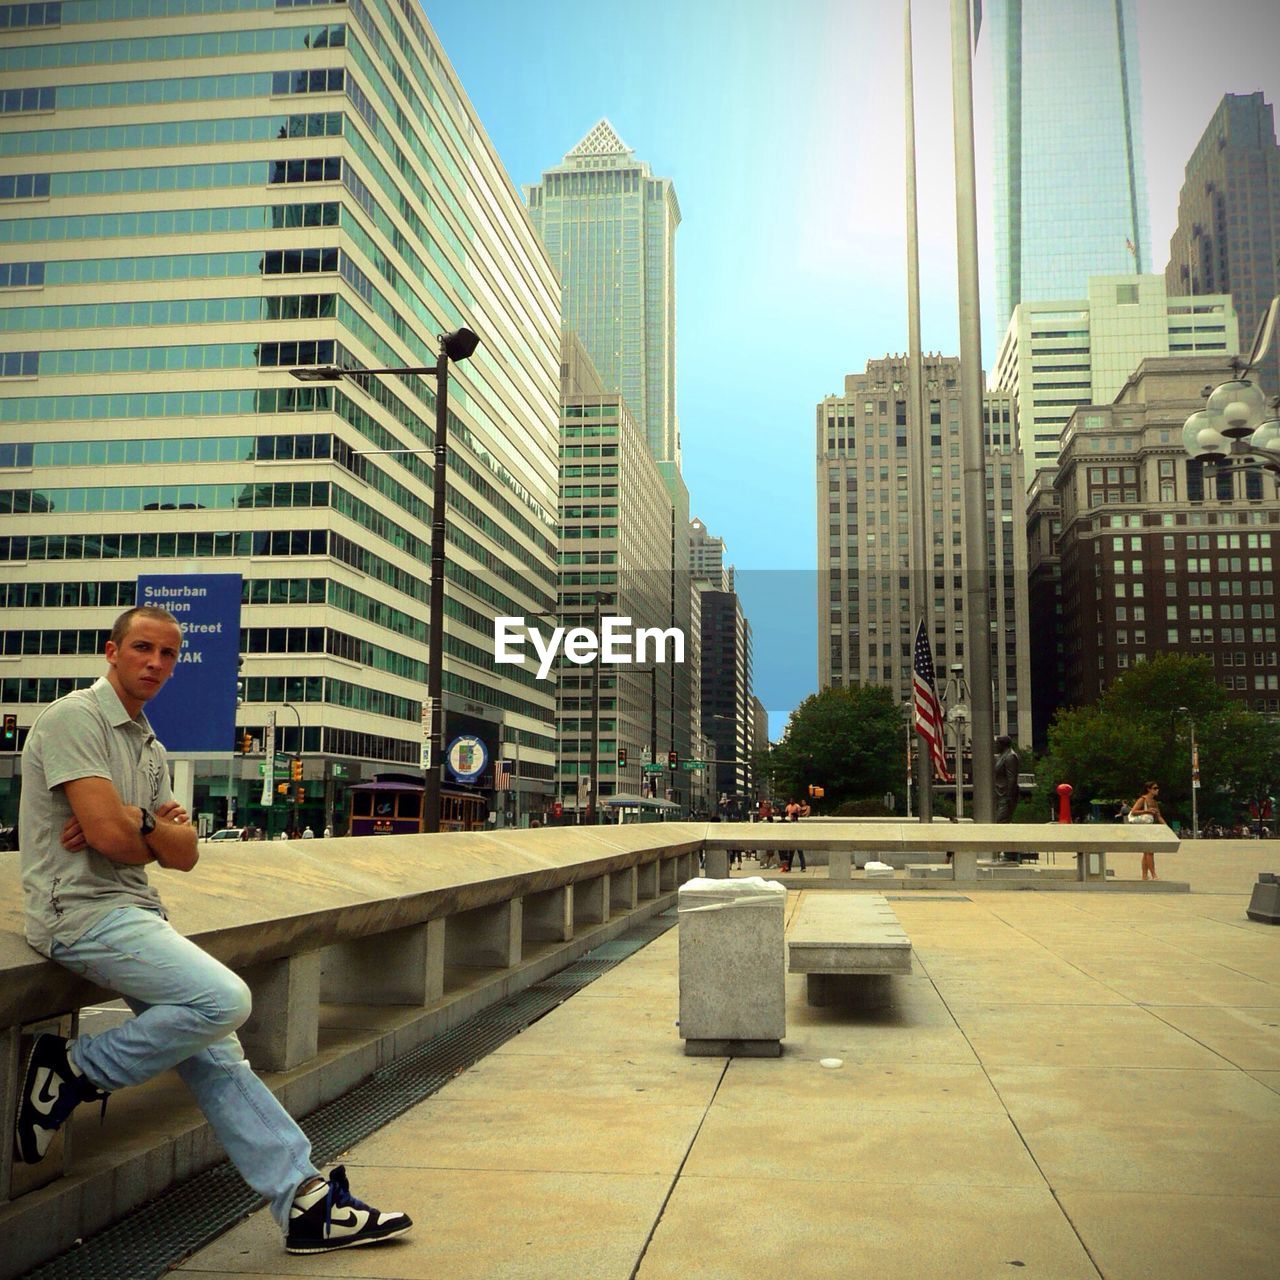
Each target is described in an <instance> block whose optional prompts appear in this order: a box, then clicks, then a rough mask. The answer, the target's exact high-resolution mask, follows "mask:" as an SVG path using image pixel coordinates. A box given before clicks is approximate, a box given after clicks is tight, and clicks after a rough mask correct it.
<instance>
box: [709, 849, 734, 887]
mask: <svg viewBox="0 0 1280 1280" xmlns="http://www.w3.org/2000/svg"><path fill="white" fill-rule="evenodd" d="M703 871H704V872H705V874H706V877H707V879H708V880H727V879H728V878H729V850H728V849H708V850H707V860H706V865H705V866H704V867H703Z"/></svg>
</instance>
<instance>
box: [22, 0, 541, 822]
mask: <svg viewBox="0 0 1280 1280" xmlns="http://www.w3.org/2000/svg"><path fill="white" fill-rule="evenodd" d="M0 77H2V79H3V84H4V91H3V93H2V94H0V260H2V263H0V559H2V560H3V561H4V574H3V585H0V631H2V632H3V641H2V644H3V657H4V666H3V667H0V705H2V706H3V709H4V710H5V711H6V712H12V713H16V715H17V716H18V721H19V741H21V739H22V737H23V736H24V735H25V732H26V730H27V728H28V727H29V726H30V724H31V722H32V720H33V719H34V718H35V716H36V715H37V714H38V713H39V711H40V709H41V707H42V706H44V705H46V704H47V703H48V702H50V701H51V700H52V699H53V698H55V697H57V696H59V695H61V694H63V693H65V692H67V691H69V690H70V689H72V688H74V687H76V686H78V685H83V684H86V683H88V682H90V681H91V680H92V679H94V678H95V677H96V676H97V675H99V674H100V673H101V671H102V670H103V663H102V658H101V654H102V649H103V642H104V640H105V638H106V631H107V628H108V627H109V625H110V622H111V620H112V618H113V617H114V616H115V615H116V613H117V612H119V611H120V610H121V609H123V608H125V607H127V606H129V605H132V604H133V603H134V602H135V582H136V579H137V577H138V575H139V574H148V573H177V572H183V573H185V572H190V573H238V574H241V575H242V577H243V597H242V605H241V617H240V624H241V633H240V640H241V645H240V647H241V651H242V653H243V656H244V661H243V665H242V669H241V673H240V674H241V682H242V689H241V694H242V702H241V704H240V706H239V710H238V715H237V723H236V734H235V739H234V741H229V742H227V743H226V744H225V749H226V752H228V753H229V752H230V751H231V750H232V749H233V747H235V746H236V745H237V744H239V743H242V742H243V741H244V739H245V736H246V735H247V736H248V738H249V741H250V743H251V744H256V745H257V746H258V747H260V746H261V744H262V742H263V730H264V726H265V724H266V721H267V714H268V712H270V711H276V712H279V713H280V714H279V716H278V720H279V730H278V734H277V737H276V747H277V749H278V750H283V751H289V752H293V751H300V752H302V753H303V756H304V769H305V774H304V776H305V778H306V780H307V783H308V785H307V788H306V807H305V811H304V813H303V815H302V816H304V817H305V818H306V819H307V820H308V821H310V823H311V825H312V826H313V827H315V829H316V830H317V831H319V829H320V824H323V823H325V822H328V821H334V822H335V825H336V827H337V829H339V830H341V829H342V828H343V817H344V789H345V785H346V784H347V783H349V782H351V781H353V780H357V779H360V778H369V777H371V776H373V775H375V774H378V773H386V772H392V771H400V772H403V773H405V774H408V775H412V774H414V773H415V772H417V771H418V770H419V766H420V758H421V756H420V753H421V744H422V728H421V722H422V700H423V693H424V691H425V687H426V683H427V674H428V672H427V657H428V644H427V641H428V631H429V628H430V627H431V626H432V625H435V624H436V622H437V621H438V620H437V619H434V618H431V617H429V616H428V608H427V602H428V579H429V566H428V561H429V548H430V540H431V521H432V514H433V513H432V482H433V474H432V454H431V449H432V446H433V441H434V422H435V413H436V400H435V387H434V379H431V378H429V377H420V376H417V375H413V374H407V375H402V376H401V375H397V376H389V375H384V376H376V377H370V378H367V379H361V380H360V381H359V382H353V381H351V380H344V381H340V382H337V383H335V384H332V385H329V384H317V383H310V384H308V383H303V382H300V381H299V380H297V379H296V378H295V377H293V376H291V373H290V370H291V369H294V368H297V367H302V366H317V365H326V366H327V365H335V364H336V365H339V366H344V367H347V368H367V369H378V368H387V367H405V366H430V365H434V362H435V358H436V351H437V335H438V334H441V333H447V332H450V331H452V330H454V329H456V328H458V327H460V326H464V325H465V326H467V327H469V328H471V329H473V330H474V331H475V332H476V333H477V334H478V335H479V337H480V346H479V349H478V350H477V351H476V353H475V354H474V356H473V357H472V358H471V359H469V360H468V361H466V362H465V363H460V364H455V365H454V366H452V370H451V380H450V388H449V410H450V436H449V463H448V465H449V474H448V509H447V512H446V514H445V524H446V547H447V571H446V577H447V585H446V604H445V618H444V619H443V620H439V621H442V622H443V625H444V628H445V635H444V648H445V660H444V671H443V684H444V703H445V713H446V721H445V727H446V737H447V736H448V735H449V734H450V733H452V732H454V731H458V732H461V731H463V730H465V731H467V732H473V733H475V734H476V736H479V737H481V738H482V740H484V741H486V743H487V744H488V745H489V747H490V748H491V750H490V754H491V756H493V757H502V756H505V757H507V758H510V759H513V760H514V759H515V758H517V756H518V759H519V770H520V777H519V779H518V782H517V785H518V786H519V787H520V788H521V789H522V790H524V791H525V792H526V793H527V794H528V799H527V801H526V804H525V805H523V806H522V807H527V806H528V805H533V804H537V803H538V801H539V797H543V798H545V796H547V795H549V794H550V791H551V785H552V778H553V774H554V762H555V748H554V733H555V728H554V725H555V697H554V689H553V688H552V687H550V686H548V685H547V684H545V683H539V682H537V681H536V680H534V679H533V677H532V675H531V674H528V673H525V672H523V671H520V670H518V669H515V668H509V667H507V668H501V669H499V668H496V667H495V664H494V661H493V618H494V617H495V616H497V615H499V614H502V615H510V614H526V613H536V612H539V611H541V610H545V609H547V608H551V607H554V604H555V599H556V573H557V563H556V560H557V554H558V523H557V515H556V506H557V467H558V458H557V451H558V423H559V412H558V400H559V381H558V370H559V360H560V350H559V330H560V288H559V283H558V281H557V279H556V276H555V273H554V271H553V269H552V267H551V264H550V262H549V260H548V257H547V254H546V253H545V252H544V250H543V248H542V246H541V244H540V243H539V241H538V238H537V236H536V235H535V234H534V231H533V228H532V226H531V225H530V222H529V219H528V216H527V214H526V212H525V210H524V208H523V205H522V204H521V201H520V198H519V195H518V193H517V192H516V190H515V189H514V188H513V186H512V184H511V182H510V181H509V179H508V177H507V175H506V174H505V172H504V171H503V169H502V166H501V163H500V161H499V159H498V157H497V154H496V152H495V151H494V149H493V146H492V145H491V143H490V142H489V140H488V138H487V136H486V135H485V132H484V129H483V128H482V126H481V124H480V121H479V120H478V118H477V117H476V115H475V112H474V110H473V109H472V108H471V106H470V105H469V103H468V102H467V99H466V97H465V95H464V93H463V91H462V89H461V87H460V85H459V83H458V80H457V77H456V75H455V73H454V72H453V70H452V68H451V67H450V65H449V63H448V61H447V59H446V57H445V55H444V53H443V52H442V50H441V48H440V46H439V44H438V42H437V40H436V38H435V36H434V34H433V33H432V31H431V29H430V28H429V26H428V25H427V23H426V22H425V20H424V18H423V16H422V13H421V11H420V9H419V6H418V5H417V4H416V3H414V2H413V0H348V2H347V3H342V2H337V3H317V4H307V3H302V2H298V0H61V2H58V0H51V2H49V3H36V4H15V5H7V6H0ZM286 704H287V706H286ZM289 708H292V709H294V710H295V711H296V713H297V714H296V717H295V716H294V715H293V714H290V711H289ZM517 744H518V750H517ZM217 755H218V756H220V758H215V757H214V756H206V757H203V758H200V759H196V760H193V761H192V764H193V771H194V776H195V786H194V796H193V799H194V803H195V806H196V809H197V811H200V812H207V813H209V815H210V817H211V818H212V820H213V821H214V822H221V821H223V820H225V816H226V799H227V791H228V788H229V786H230V787H231V789H232V790H233V791H235V792H236V794H237V799H238V805H237V810H238V813H237V816H238V817H239V819H240V820H241V821H242V822H248V823H250V824H251V825H272V826H276V827H278V826H279V825H280V818H279V815H278V813H277V814H276V815H275V816H274V821H272V820H271V817H270V816H269V815H267V814H265V813H264V811H263V810H262V809H256V808H255V807H254V806H253V803H252V802H253V801H254V800H257V799H258V797H259V789H260V782H259V774H258V764H259V762H261V756H259V757H258V758H257V760H254V759H253V758H252V755H251V756H250V758H249V759H234V760H233V759H231V758H229V757H228V755H226V754H222V753H217ZM15 772H16V770H15V763H14V759H13V757H12V756H11V757H9V758H8V759H7V760H0V820H3V819H5V818H8V817H11V815H12V812H13V810H14V807H15V806H14V791H15V789H16V788H15V786H14V783H13V775H14V774H15ZM3 775H7V776H3ZM229 777H230V780H231V781H230V783H229V781H228V779H229ZM485 780H486V779H485V778H481V779H479V780H478V785H480V786H481V787H483V784H484V782H485ZM264 819H265V821H264Z"/></svg>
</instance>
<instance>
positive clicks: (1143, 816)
mask: <svg viewBox="0 0 1280 1280" xmlns="http://www.w3.org/2000/svg"><path fill="white" fill-rule="evenodd" d="M1159 794H1160V784H1159V783H1158V782H1148V783H1147V784H1146V785H1145V786H1144V787H1143V789H1142V794H1141V795H1140V796H1139V797H1138V798H1137V799H1136V800H1135V801H1134V802H1133V807H1132V808H1131V809H1130V810H1129V816H1128V817H1127V818H1126V819H1125V821H1126V822H1141V823H1155V822H1163V821H1164V818H1163V816H1162V815H1161V813H1160V806H1159V805H1158V804H1157V803H1156V796H1158V795H1159ZM1148 872H1150V873H1151V874H1150V876H1148V874H1147V873H1148ZM1142 878H1143V879H1144V880H1147V879H1151V880H1158V879H1159V878H1160V877H1159V876H1157V875H1156V855H1155V854H1154V853H1150V852H1148V853H1144V854H1143V855H1142Z"/></svg>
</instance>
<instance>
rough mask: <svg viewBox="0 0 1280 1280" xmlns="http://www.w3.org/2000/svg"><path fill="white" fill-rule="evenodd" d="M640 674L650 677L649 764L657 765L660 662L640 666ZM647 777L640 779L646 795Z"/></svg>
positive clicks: (650, 776) (656, 789)
mask: <svg viewBox="0 0 1280 1280" xmlns="http://www.w3.org/2000/svg"><path fill="white" fill-rule="evenodd" d="M636 675H638V676H648V677H649V764H650V765H656V764H657V763H658V664H657V663H656V662H655V663H654V664H653V666H651V667H640V668H638V669H637V670H636ZM657 776H658V775H657V774H653V773H651V774H648V775H647V777H649V778H655V779H656V778H657ZM644 783H645V778H641V780H640V794H641V795H644ZM653 798H654V799H655V800H656V799H657V798H658V784H657V782H656V781H655V782H654V784H653Z"/></svg>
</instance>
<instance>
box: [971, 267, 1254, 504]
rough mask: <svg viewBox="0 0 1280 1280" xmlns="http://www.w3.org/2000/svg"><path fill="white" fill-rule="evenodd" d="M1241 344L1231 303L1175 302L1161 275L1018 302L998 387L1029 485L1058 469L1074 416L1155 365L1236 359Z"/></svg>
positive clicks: (1109, 279) (1115, 279)
mask: <svg viewBox="0 0 1280 1280" xmlns="http://www.w3.org/2000/svg"><path fill="white" fill-rule="evenodd" d="M1237 342H1238V333H1237V326H1236V317H1235V312H1234V310H1233V308H1232V305H1231V299H1230V297H1229V296H1227V295H1226V294H1202V295H1199V296H1195V297H1191V296H1181V295H1180V296H1176V297H1171V296H1169V294H1168V292H1167V289H1166V283H1165V280H1164V279H1163V278H1162V277H1160V276H1156V275H1123V276H1093V277H1092V278H1091V279H1090V280H1089V281H1088V287H1087V291H1086V292H1085V294H1084V295H1082V296H1081V297H1078V298H1075V299H1068V300H1063V301H1056V302H1046V301H1034V302H1022V303H1019V304H1018V306H1017V307H1016V308H1015V309H1014V313H1013V316H1012V318H1011V319H1010V321H1009V327H1008V329H1007V330H1006V331H1005V335H1004V340H1003V342H1002V343H1001V344H1000V349H999V352H998V354H997V357H996V366H995V375H994V378H993V385H994V386H995V387H996V388H997V389H998V390H1001V391H1007V392H1009V393H1011V394H1012V395H1013V396H1014V397H1015V398H1016V399H1017V402H1018V430H1019V435H1020V438H1021V447H1022V453H1023V456H1024V458H1025V459H1026V466H1027V476H1028V479H1029V480H1030V479H1031V478H1033V477H1034V475H1035V474H1036V472H1037V471H1040V470H1042V469H1044V468H1046V467H1048V468H1050V469H1052V468H1054V467H1056V466H1057V465H1058V448H1059V443H1060V439H1061V436H1062V432H1063V429H1064V428H1065V427H1066V425H1067V421H1068V419H1069V418H1070V417H1071V415H1072V413H1073V412H1074V411H1075V410H1076V408H1078V407H1079V406H1081V405H1087V404H1105V403H1107V402H1108V401H1110V400H1112V399H1114V397H1115V396H1116V395H1117V394H1118V393H1119V391H1120V388H1121V387H1123V386H1124V384H1125V382H1126V381H1127V380H1128V378H1129V376H1130V375H1131V374H1132V373H1133V371H1134V370H1135V369H1136V368H1137V367H1138V365H1139V364H1140V363H1141V362H1142V361H1143V360H1144V359H1146V358H1147V357H1148V356H1167V355H1220V354H1222V353H1226V354H1227V355H1233V354H1234V353H1235V352H1236V350H1237V349H1238V347H1237Z"/></svg>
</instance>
